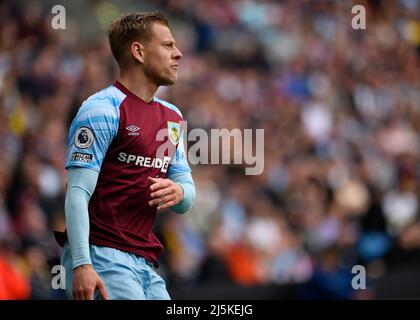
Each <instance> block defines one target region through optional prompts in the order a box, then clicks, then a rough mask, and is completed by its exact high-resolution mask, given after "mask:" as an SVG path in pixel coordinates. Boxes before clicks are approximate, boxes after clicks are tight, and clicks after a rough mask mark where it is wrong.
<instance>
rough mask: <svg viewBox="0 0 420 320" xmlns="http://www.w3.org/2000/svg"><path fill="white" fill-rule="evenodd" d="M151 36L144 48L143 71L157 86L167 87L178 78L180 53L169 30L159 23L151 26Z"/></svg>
mask: <svg viewBox="0 0 420 320" xmlns="http://www.w3.org/2000/svg"><path fill="white" fill-rule="evenodd" d="M152 32H153V36H152V38H151V40H150V41H149V42H148V43H147V45H146V46H145V55H144V70H145V72H146V74H147V76H148V77H149V78H150V79H151V80H152V81H154V82H155V83H156V84H157V85H158V86H161V85H162V86H169V85H172V84H174V83H175V81H176V80H177V78H178V67H179V59H181V57H182V53H181V51H179V49H178V48H177V47H176V44H175V39H174V37H173V36H172V34H171V31H170V30H169V28H168V27H167V26H165V25H163V24H160V23H154V24H153V26H152Z"/></svg>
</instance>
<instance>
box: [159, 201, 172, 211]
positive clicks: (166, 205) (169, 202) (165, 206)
mask: <svg viewBox="0 0 420 320" xmlns="http://www.w3.org/2000/svg"><path fill="white" fill-rule="evenodd" d="M176 204H177V201H175V200H170V201H168V202H166V203H165V204H162V205H160V206H158V207H157V209H158V210H163V209H168V208H170V207H172V206H174V205H176Z"/></svg>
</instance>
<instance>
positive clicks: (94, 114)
mask: <svg viewBox="0 0 420 320" xmlns="http://www.w3.org/2000/svg"><path fill="white" fill-rule="evenodd" d="M118 126H119V109H118V107H117V106H114V105H112V103H110V102H109V101H107V100H106V99H90V100H87V101H86V102H85V103H84V104H83V105H82V107H81V108H80V109H79V112H78V113H77V115H76V117H75V118H74V120H73V122H72V124H71V126H70V132H69V140H68V147H67V158H66V169H67V168H69V167H83V168H89V169H93V170H96V171H100V168H101V165H102V162H103V160H104V158H105V154H106V152H107V150H108V147H109V145H110V144H111V142H112V140H113V139H114V137H115V136H116V135H117V132H118Z"/></svg>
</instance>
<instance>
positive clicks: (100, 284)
mask: <svg viewBox="0 0 420 320" xmlns="http://www.w3.org/2000/svg"><path fill="white" fill-rule="evenodd" d="M98 289H99V293H100V295H101V296H102V298H104V299H105V300H109V296H108V292H106V290H105V285H104V283H103V281H102V280H101V281H99V282H98Z"/></svg>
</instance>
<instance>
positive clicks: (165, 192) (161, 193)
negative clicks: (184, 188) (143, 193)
mask: <svg viewBox="0 0 420 320" xmlns="http://www.w3.org/2000/svg"><path fill="white" fill-rule="evenodd" d="M175 191H176V190H175V188H174V187H173V186H169V187H166V188H164V189H160V190H158V191H155V192H152V193H151V194H150V197H151V198H152V199H153V198H161V197H164V196H166V195H169V194H172V193H174V192H175Z"/></svg>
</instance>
